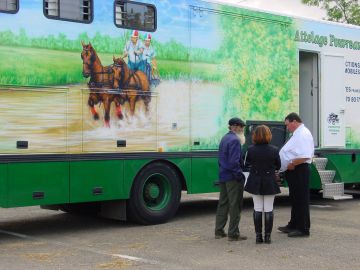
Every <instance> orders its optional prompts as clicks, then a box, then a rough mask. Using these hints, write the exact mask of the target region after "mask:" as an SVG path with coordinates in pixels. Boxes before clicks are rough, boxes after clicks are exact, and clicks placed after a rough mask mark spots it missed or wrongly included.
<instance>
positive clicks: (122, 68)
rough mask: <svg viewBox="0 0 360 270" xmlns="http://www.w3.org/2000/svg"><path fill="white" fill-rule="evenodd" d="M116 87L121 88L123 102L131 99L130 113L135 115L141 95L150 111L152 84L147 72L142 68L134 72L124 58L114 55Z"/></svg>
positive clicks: (147, 109) (146, 108) (147, 110)
mask: <svg viewBox="0 0 360 270" xmlns="http://www.w3.org/2000/svg"><path fill="white" fill-rule="evenodd" d="M113 61H114V65H113V67H112V69H113V73H114V88H115V89H120V90H121V91H122V93H123V94H120V95H122V99H123V102H124V101H125V100H128V101H129V105H130V113H131V115H134V113H135V104H136V101H137V100H138V98H139V97H141V98H142V99H143V100H144V104H145V110H146V113H149V103H150V101H151V93H150V84H149V81H148V79H147V77H146V74H145V73H144V72H142V71H140V70H138V71H136V72H133V71H132V70H130V69H129V67H128V66H127V64H126V63H125V61H124V59H123V58H115V57H113Z"/></svg>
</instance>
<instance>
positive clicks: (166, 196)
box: [142, 173, 171, 211]
mask: <svg viewBox="0 0 360 270" xmlns="http://www.w3.org/2000/svg"><path fill="white" fill-rule="evenodd" d="M142 190H143V192H142V198H143V203H144V205H145V206H146V208H148V209H150V210H153V211H154V210H155V211H157V210H161V209H163V208H165V207H166V206H167V205H168V204H169V201H170V197H171V188H170V183H169V180H168V178H167V177H166V176H165V175H163V174H160V173H155V174H152V175H150V176H149V177H148V178H147V179H146V180H145V182H144V185H143V188H142Z"/></svg>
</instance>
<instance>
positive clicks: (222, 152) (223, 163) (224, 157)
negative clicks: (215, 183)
mask: <svg viewBox="0 0 360 270" xmlns="http://www.w3.org/2000/svg"><path fill="white" fill-rule="evenodd" d="M241 164H242V158H241V144H240V140H239V138H238V136H237V135H236V134H235V133H234V132H232V131H229V132H228V133H227V134H225V136H224V137H223V138H222V139H221V141H220V145H219V182H227V181H231V180H239V181H240V180H244V179H243V173H242V169H241Z"/></svg>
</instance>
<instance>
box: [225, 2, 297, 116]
mask: <svg viewBox="0 0 360 270" xmlns="http://www.w3.org/2000/svg"><path fill="white" fill-rule="evenodd" d="M225 11H228V10H227V9H225ZM244 12H245V11H244ZM255 15H256V16H258V17H255V16H253V14H252V13H249V15H244V16H242V17H241V16H221V20H220V23H221V25H222V26H223V27H222V28H223V29H224V30H223V31H224V40H223V43H222V45H221V49H220V51H221V52H222V57H221V59H223V64H222V69H223V70H222V74H223V75H222V78H223V82H224V83H225V85H226V92H225V96H224V102H225V104H224V108H225V111H224V116H225V117H226V118H229V117H231V116H233V115H240V116H241V117H244V118H245V119H252V120H278V119H282V117H283V115H285V114H286V113H287V112H288V110H289V108H292V110H295V109H296V106H297V105H296V104H295V103H294V101H295V99H294V95H295V94H296V93H297V91H298V90H297V85H296V81H297V77H296V76H297V49H296V44H295V42H294V41H293V36H294V31H295V30H294V28H293V24H292V22H291V21H290V20H288V19H286V18H285V17H276V18H272V17H271V15H267V14H263V15H262V17H260V15H259V14H255Z"/></svg>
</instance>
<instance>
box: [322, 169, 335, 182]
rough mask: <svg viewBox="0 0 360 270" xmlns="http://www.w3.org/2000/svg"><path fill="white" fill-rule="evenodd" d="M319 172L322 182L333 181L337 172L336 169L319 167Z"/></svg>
mask: <svg viewBox="0 0 360 270" xmlns="http://www.w3.org/2000/svg"><path fill="white" fill-rule="evenodd" d="M318 172H319V175H320V179H321V183H322V184H328V183H331V182H332V181H333V180H334V177H335V173H336V172H335V171H332V170H319V169H318Z"/></svg>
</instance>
